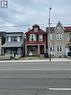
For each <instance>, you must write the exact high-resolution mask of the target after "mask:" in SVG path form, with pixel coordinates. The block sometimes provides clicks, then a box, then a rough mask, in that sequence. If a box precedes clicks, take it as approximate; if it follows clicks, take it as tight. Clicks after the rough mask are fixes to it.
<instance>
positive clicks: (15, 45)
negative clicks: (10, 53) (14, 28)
mask: <svg viewBox="0 0 71 95" xmlns="http://www.w3.org/2000/svg"><path fill="white" fill-rule="evenodd" d="M1 47H22V42H5V43H4V44H3V45H2V46H1Z"/></svg>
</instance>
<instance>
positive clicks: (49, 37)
mask: <svg viewBox="0 0 71 95" xmlns="http://www.w3.org/2000/svg"><path fill="white" fill-rule="evenodd" d="M51 9H52V8H51V7H49V41H50V24H51V23H50V13H51ZM49 59H50V61H51V50H50V43H49Z"/></svg>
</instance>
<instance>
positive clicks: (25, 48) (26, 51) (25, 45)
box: [25, 45, 27, 55]
mask: <svg viewBox="0 0 71 95" xmlns="http://www.w3.org/2000/svg"><path fill="white" fill-rule="evenodd" d="M25 55H27V45H25Z"/></svg>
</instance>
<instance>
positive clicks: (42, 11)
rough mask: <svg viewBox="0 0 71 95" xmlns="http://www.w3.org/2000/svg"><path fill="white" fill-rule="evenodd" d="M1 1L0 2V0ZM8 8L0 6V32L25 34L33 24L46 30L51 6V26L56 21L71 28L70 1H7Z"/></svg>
mask: <svg viewBox="0 0 71 95" xmlns="http://www.w3.org/2000/svg"><path fill="white" fill-rule="evenodd" d="M0 1H1V0H0ZM7 1H8V8H1V6H0V31H6V32H12V31H13V32H26V31H28V28H32V26H33V25H34V24H38V25H39V26H40V28H42V29H44V30H46V27H47V26H48V19H49V7H50V6H51V8H52V9H51V13H50V19H51V26H56V24H57V23H58V21H60V22H61V24H62V25H63V26H66V25H67V26H71V0H7Z"/></svg>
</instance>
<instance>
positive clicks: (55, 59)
mask: <svg viewBox="0 0 71 95" xmlns="http://www.w3.org/2000/svg"><path fill="white" fill-rule="evenodd" d="M49 61H50V60H49V59H45V60H42V59H41V60H0V63H1V62H4V63H7V62H8V63H9V62H17V63H19V62H49ZM51 61H59V62H60V61H61V62H62V61H71V59H68V58H52V59H51Z"/></svg>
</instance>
